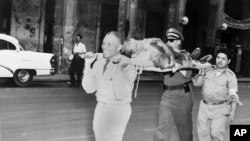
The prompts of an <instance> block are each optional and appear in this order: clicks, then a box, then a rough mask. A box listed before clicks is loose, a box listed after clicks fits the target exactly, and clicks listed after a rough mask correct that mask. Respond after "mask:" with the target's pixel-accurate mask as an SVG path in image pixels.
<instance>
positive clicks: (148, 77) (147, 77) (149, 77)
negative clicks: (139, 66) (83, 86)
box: [34, 74, 250, 83]
mask: <svg viewBox="0 0 250 141" xmlns="http://www.w3.org/2000/svg"><path fill="white" fill-rule="evenodd" d="M162 80H163V76H162V75H159V74H155V75H153V74H142V75H141V76H140V81H145V82H147V81H149V82H150V81H159V82H160V81H162ZM34 81H49V82H69V81H70V78H69V74H55V75H51V76H34ZM238 81H239V83H250V77H240V78H238Z"/></svg>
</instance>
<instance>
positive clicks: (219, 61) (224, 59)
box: [216, 48, 232, 69]
mask: <svg viewBox="0 0 250 141" xmlns="http://www.w3.org/2000/svg"><path fill="white" fill-rule="evenodd" d="M231 57H232V56H231V52H230V50H229V49H227V48H223V49H220V50H218V51H217V53H216V66H217V68H219V69H225V68H227V67H228V64H229V63H230V62H231Z"/></svg>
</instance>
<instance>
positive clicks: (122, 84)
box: [82, 55, 137, 104]
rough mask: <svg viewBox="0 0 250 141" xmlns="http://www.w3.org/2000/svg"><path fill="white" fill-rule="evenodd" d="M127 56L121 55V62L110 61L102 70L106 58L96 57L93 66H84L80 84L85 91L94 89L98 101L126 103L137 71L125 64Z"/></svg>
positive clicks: (130, 97)
mask: <svg viewBox="0 0 250 141" xmlns="http://www.w3.org/2000/svg"><path fill="white" fill-rule="evenodd" d="M128 60H129V59H128V58H127V57H125V56H122V55H121V62H120V63H118V64H114V63H113V62H112V61H110V62H109V64H108V65H107V67H106V70H105V71H104V65H105V64H106V59H105V58H103V57H102V56H101V57H100V56H99V57H98V58H97V61H96V62H95V63H94V65H93V68H92V69H90V68H88V67H87V66H86V69H85V70H84V78H83V81H82V86H83V88H84V89H85V91H86V92H87V93H93V92H95V91H96V98H97V101H98V102H102V103H109V104H127V103H130V102H131V101H132V90H133V87H134V80H135V78H136V75H137V72H136V68H135V67H134V66H132V65H127V63H126V62H128ZM86 65H89V64H88V59H86Z"/></svg>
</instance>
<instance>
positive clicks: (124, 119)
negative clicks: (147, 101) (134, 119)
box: [93, 102, 132, 141]
mask: <svg viewBox="0 0 250 141" xmlns="http://www.w3.org/2000/svg"><path fill="white" fill-rule="evenodd" d="M131 112H132V110H131V105H130V103H128V104H105V103H101V102H98V103H97V105H96V108H95V113H94V121H93V129H94V133H95V141H122V138H123V134H124V132H125V130H126V127H127V124H128V121H129V119H130V116H131Z"/></svg>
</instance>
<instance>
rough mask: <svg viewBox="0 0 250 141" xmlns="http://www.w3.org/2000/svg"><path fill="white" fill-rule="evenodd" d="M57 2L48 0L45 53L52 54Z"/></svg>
mask: <svg viewBox="0 0 250 141" xmlns="http://www.w3.org/2000/svg"><path fill="white" fill-rule="evenodd" d="M54 15H55V0H46V7H45V27H44V38H45V40H44V47H43V52H47V53H52V51H53V37H54V17H55V16H54Z"/></svg>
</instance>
